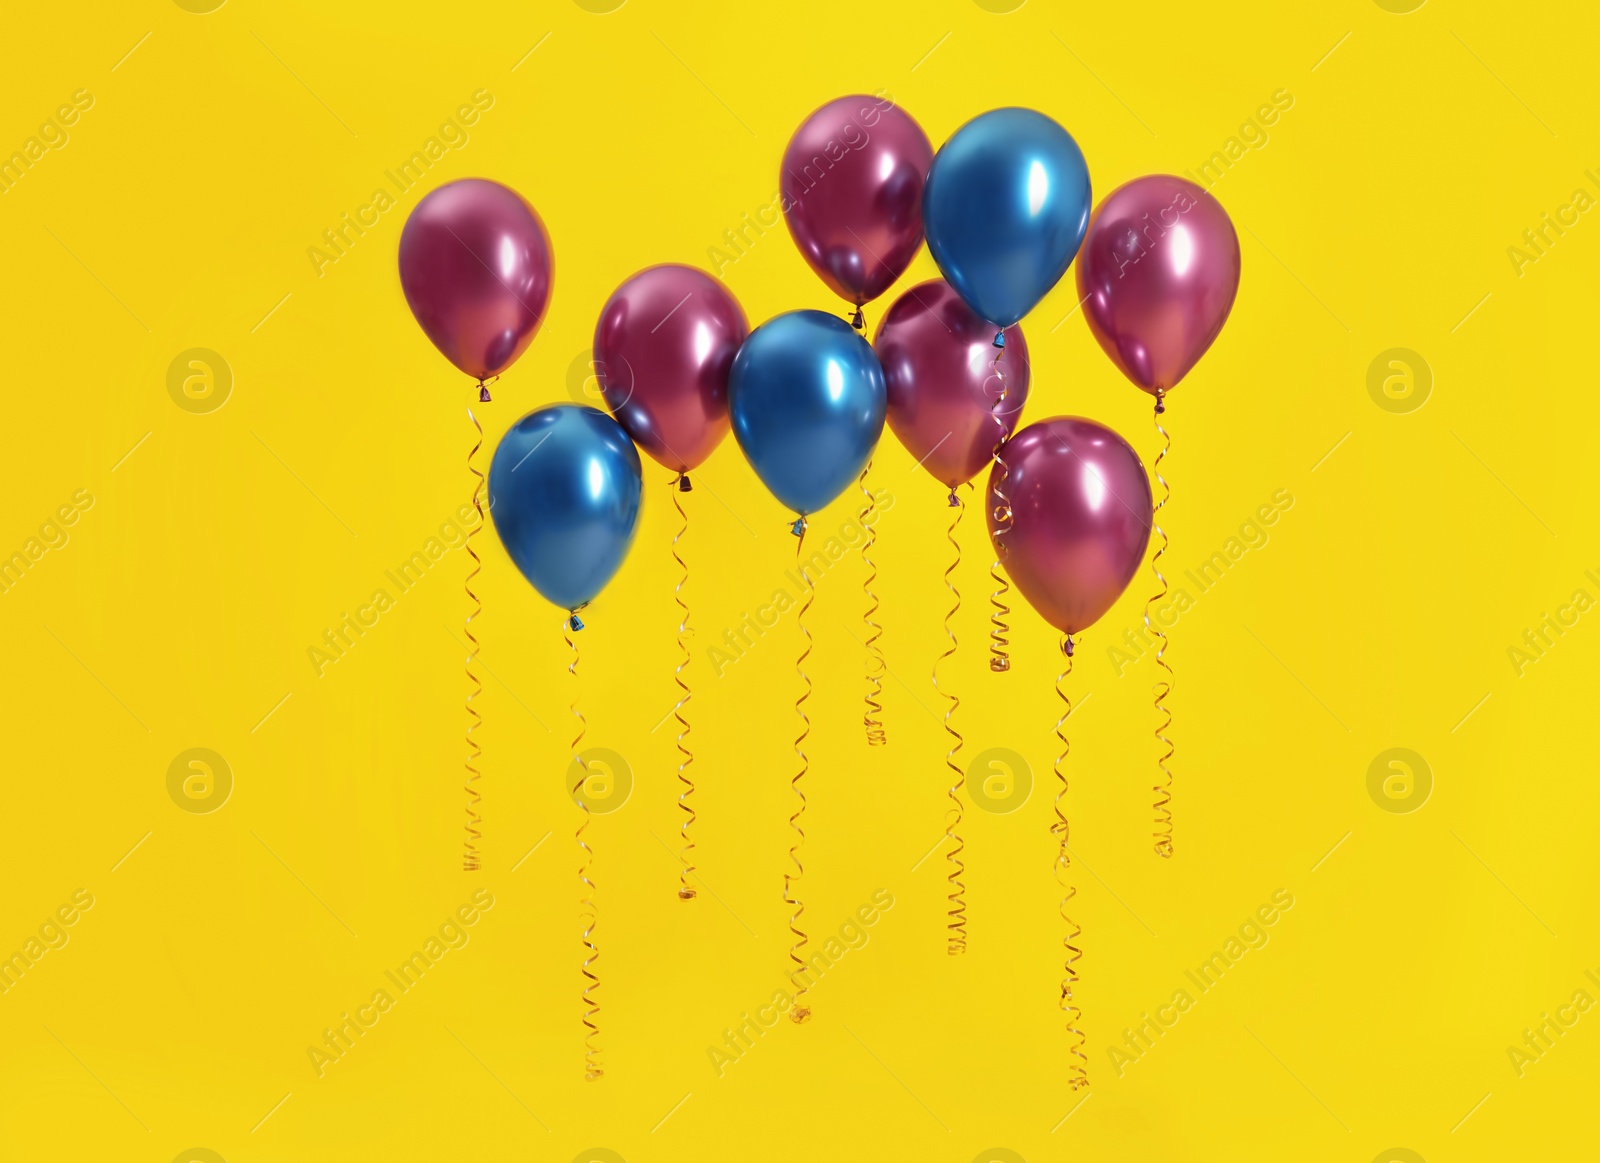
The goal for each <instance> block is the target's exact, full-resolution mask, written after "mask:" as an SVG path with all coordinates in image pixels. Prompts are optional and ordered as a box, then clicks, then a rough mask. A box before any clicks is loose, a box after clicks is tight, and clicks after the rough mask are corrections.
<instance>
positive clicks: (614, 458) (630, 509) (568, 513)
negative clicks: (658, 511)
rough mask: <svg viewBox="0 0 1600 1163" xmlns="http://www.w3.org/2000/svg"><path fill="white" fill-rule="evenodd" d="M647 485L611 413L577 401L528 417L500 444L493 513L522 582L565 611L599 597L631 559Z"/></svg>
mask: <svg viewBox="0 0 1600 1163" xmlns="http://www.w3.org/2000/svg"><path fill="white" fill-rule="evenodd" d="M643 492H644V480H643V478H642V477H641V476H640V474H639V452H638V450H637V449H635V448H634V447H633V441H631V440H629V439H628V434H627V433H626V432H624V431H623V430H622V427H621V425H619V424H618V423H617V422H616V421H615V420H613V419H612V418H611V417H610V416H607V415H606V414H605V413H604V412H600V411H597V410H595V409H594V408H585V407H580V406H579V405H577V404H555V405H552V406H550V407H547V408H540V409H538V410H536V411H533V412H529V413H528V414H527V415H526V416H524V417H523V418H522V419H521V420H518V421H517V422H516V423H515V424H513V425H512V426H511V430H510V431H509V432H507V433H506V434H505V435H504V436H503V437H501V438H500V445H499V447H498V448H496V449H495V450H494V461H493V463H491V464H490V466H489V512H490V513H491V514H493V516H494V527H495V532H497V533H498V534H499V535H500V541H501V544H503V545H504V546H505V547H506V552H507V553H509V554H510V555H511V560H512V561H514V562H516V563H517V568H518V569H520V570H521V571H522V576H523V577H525V578H527V579H528V580H529V581H530V582H532V583H533V588H534V589H536V590H538V591H539V592H540V593H541V594H543V595H544V596H545V597H546V598H548V599H549V600H550V601H552V602H554V603H555V604H556V605H558V606H560V607H561V608H562V609H564V610H578V609H581V608H582V607H584V606H586V605H588V604H589V603H590V602H591V601H593V600H594V596H595V595H596V594H598V593H599V592H600V591H601V589H603V588H604V587H605V584H606V583H607V582H608V581H610V580H611V578H612V575H614V574H615V573H616V572H617V567H618V566H620V565H621V564H622V559H623V558H624V557H626V556H627V555H628V547H629V546H630V545H632V544H633V535H634V532H635V530H637V528H638V526H639V502H640V499H641V496H642V494H643Z"/></svg>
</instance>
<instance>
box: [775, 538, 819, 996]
mask: <svg viewBox="0 0 1600 1163" xmlns="http://www.w3.org/2000/svg"><path fill="white" fill-rule="evenodd" d="M796 524H798V525H799V527H800V532H799V534H798V535H797V537H796V538H795V550H794V556H795V561H796V562H797V563H798V564H799V566H800V578H801V580H802V581H803V582H804V583H805V587H806V600H805V601H804V602H803V603H802V604H801V606H800V613H799V614H798V615H797V616H796V618H795V621H796V622H797V623H798V624H799V627H800V633H801V634H804V635H805V639H806V643H805V648H804V649H803V650H801V652H800V657H799V658H797V659H795V663H794V669H795V672H796V673H798V674H799V675H800V678H801V680H802V681H804V682H805V684H806V689H805V693H804V694H802V695H801V696H800V697H799V698H797V699H796V700H795V701H794V711H795V714H797V715H799V716H800V734H799V735H798V736H796V738H795V741H794V753H795V754H796V755H798V756H799V757H800V770H799V771H797V772H796V773H795V776H794V778H793V779H791V780H790V781H789V787H790V790H792V791H793V792H794V794H795V796H796V797H798V799H799V800H800V806H799V807H797V808H796V809H795V810H794V814H793V815H791V816H790V817H789V827H791V828H793V829H794V830H795V831H796V832H797V833H799V837H800V838H799V839H798V840H796V841H795V843H793V844H791V845H790V846H789V859H790V860H792V861H793V862H794V867H795V871H794V873H793V874H792V875H791V874H790V873H788V872H785V873H784V874H783V902H784V904H786V905H789V906H790V907H791V908H793V910H794V911H793V912H792V913H791V914H790V915H789V932H790V933H792V934H793V935H794V936H795V937H798V938H799V940H798V941H796V942H794V943H793V944H791V945H790V946H789V960H791V961H793V962H794V963H795V965H797V966H799V968H798V969H791V970H790V971H789V983H790V984H791V985H794V986H795V987H796V990H795V995H794V1006H793V1008H792V1009H790V1010H789V1019H790V1020H791V1021H793V1022H794V1023H795V1024H797V1025H798V1024H799V1023H801V1022H803V1021H805V1020H806V1019H807V1018H809V1017H810V1016H811V1007H809V1006H807V1005H806V1004H805V996H806V991H807V990H808V989H810V986H809V985H808V984H807V983H806V981H805V978H804V977H803V976H802V975H803V974H804V973H805V971H806V970H807V969H809V968H810V966H809V965H808V964H807V963H806V960H805V958H803V957H801V956H800V950H802V949H804V948H805V947H806V944H807V942H808V941H809V940H810V939H809V938H808V937H807V936H806V934H805V931H804V930H803V929H801V928H800V927H799V921H800V917H801V915H802V914H803V913H804V912H805V911H806V910H805V906H804V905H802V904H801V903H800V899H799V898H798V897H796V896H795V895H794V893H793V891H792V886H793V885H794V884H796V883H798V882H799V880H800V878H801V877H802V876H804V875H805V873H806V870H805V866H804V865H803V864H801V863H800V855H799V854H800V848H801V847H802V846H803V845H804V844H805V842H806V832H805V829H804V828H802V827H801V826H800V817H801V816H803V815H805V813H806V796H805V792H803V791H801V790H800V780H801V778H802V777H803V776H804V775H805V774H806V772H807V771H809V770H810V769H811V761H810V760H809V759H808V758H807V757H806V753H805V751H804V750H803V749H802V748H801V746H800V744H802V743H804V742H805V740H806V737H807V736H808V735H810V734H811V720H810V718H809V717H807V715H806V712H805V702H806V700H807V699H809V698H810V697H811V679H810V678H809V677H808V676H807V675H806V671H805V661H806V659H807V658H809V657H811V632H810V631H809V630H807V629H806V611H808V610H810V609H811V595H812V593H813V592H814V588H815V587H814V586H813V585H812V582H811V575H810V574H809V573H807V572H806V564H805V559H804V558H805V554H804V551H805V544H806V519H805V518H804V517H801V518H800V520H799V521H798V522H796ZM797 978H798V980H796V979H797Z"/></svg>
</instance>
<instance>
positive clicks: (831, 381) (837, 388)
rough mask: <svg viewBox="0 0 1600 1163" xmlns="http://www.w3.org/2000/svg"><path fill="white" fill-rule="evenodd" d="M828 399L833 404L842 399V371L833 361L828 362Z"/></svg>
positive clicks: (835, 361)
mask: <svg viewBox="0 0 1600 1163" xmlns="http://www.w3.org/2000/svg"><path fill="white" fill-rule="evenodd" d="M828 399H830V400H832V401H834V402H835V403H838V402H839V401H840V400H842V399H844V369H843V368H842V367H840V366H839V361H838V360H833V359H830V360H829V361H828Z"/></svg>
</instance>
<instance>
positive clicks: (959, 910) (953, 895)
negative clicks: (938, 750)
mask: <svg viewBox="0 0 1600 1163" xmlns="http://www.w3.org/2000/svg"><path fill="white" fill-rule="evenodd" d="M950 503H951V504H952V505H954V506H955V507H956V515H955V516H954V517H953V518H951V521H950V528H949V530H948V531H947V532H946V533H945V537H946V538H947V539H948V540H949V542H950V546H951V548H953V549H954V550H955V553H956V555H955V560H954V561H952V562H951V563H950V565H949V567H948V568H946V569H945V571H944V584H945V588H946V589H948V590H949V591H950V593H951V594H952V595H953V596H954V597H955V605H953V606H951V607H950V611H949V613H947V614H945V616H944V632H945V636H946V637H948V638H949V639H950V649H948V650H946V651H945V652H944V653H943V654H941V655H939V657H938V658H936V659H934V663H933V689H934V690H936V691H938V692H939V694H940V695H941V696H942V697H944V698H947V699H949V700H950V707H949V709H948V710H947V711H945V713H944V729H945V731H946V732H947V733H948V734H949V735H950V737H951V738H952V739H954V740H955V744H954V745H953V746H952V747H951V748H950V750H949V751H947V752H946V753H945V757H944V763H945V766H946V767H948V768H949V769H950V770H951V772H953V773H954V774H955V782H953V783H952V784H951V785H950V787H949V789H948V790H947V791H946V792H945V794H946V795H947V796H948V797H949V799H950V803H951V805H952V806H951V807H950V808H947V809H946V810H945V822H944V835H945V839H946V840H949V841H950V842H951V843H952V844H954V845H955V847H953V848H951V849H950V850H949V852H947V853H946V854H945V859H946V860H948V861H949V862H950V872H949V875H947V876H946V877H945V879H946V880H947V881H948V882H949V884H950V892H949V894H947V895H946V897H945V899H946V900H948V901H949V902H950V909H949V912H948V913H947V914H946V915H947V916H948V917H949V918H950V923H949V924H948V925H946V926H945V927H946V928H947V929H949V930H950V932H949V935H948V937H947V938H946V940H947V943H948V947H947V949H946V952H948V953H949V954H950V955H951V956H952V957H954V956H955V955H956V954H958V953H965V952H966V951H967V899H966V893H967V886H966V885H964V884H963V883H962V882H961V877H962V875H963V874H964V873H965V872H966V865H965V864H964V863H963V862H962V860H961V854H962V853H963V852H965V851H966V845H965V844H964V843H962V840H961V832H960V828H961V818H962V810H961V797H960V795H958V794H957V793H959V792H960V791H961V789H962V788H963V787H965V786H966V782H967V777H966V773H965V772H963V771H962V770H961V767H960V765H959V764H957V763H956V754H957V752H959V751H960V750H961V745H962V743H963V742H964V740H963V739H962V738H961V732H959V731H957V730H956V729H955V728H954V727H952V726H951V725H950V716H952V715H954V714H955V713H956V708H957V707H959V706H960V705H961V700H960V699H959V698H958V697H956V696H955V695H954V694H950V693H948V692H946V691H945V690H943V689H942V688H941V687H940V686H939V663H941V662H943V661H944V660H945V659H947V658H949V657H951V656H952V655H953V654H955V652H956V635H955V631H954V630H952V629H950V619H951V618H953V617H955V614H956V611H957V610H959V609H961V591H960V590H958V589H956V586H955V583H954V582H953V581H951V580H950V575H951V574H952V573H954V572H955V571H956V567H957V566H959V565H960V564H961V543H960V542H958V541H957V540H956V527H957V526H958V525H960V524H961V518H962V517H963V516H965V515H966V512H967V506H966V502H964V501H963V500H962V499H961V497H960V496H959V495H958V494H957V493H956V491H955V490H954V489H951V490H950Z"/></svg>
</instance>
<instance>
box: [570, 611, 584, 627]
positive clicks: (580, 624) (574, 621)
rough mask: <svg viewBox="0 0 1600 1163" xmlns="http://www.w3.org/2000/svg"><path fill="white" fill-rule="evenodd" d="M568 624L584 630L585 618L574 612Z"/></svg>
mask: <svg viewBox="0 0 1600 1163" xmlns="http://www.w3.org/2000/svg"><path fill="white" fill-rule="evenodd" d="M567 626H568V627H569V628H570V629H572V630H582V629H583V619H582V618H580V617H578V615H577V614H573V615H572V616H571V617H570V618H568V619H567Z"/></svg>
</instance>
